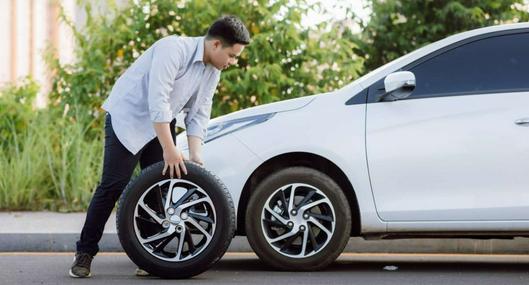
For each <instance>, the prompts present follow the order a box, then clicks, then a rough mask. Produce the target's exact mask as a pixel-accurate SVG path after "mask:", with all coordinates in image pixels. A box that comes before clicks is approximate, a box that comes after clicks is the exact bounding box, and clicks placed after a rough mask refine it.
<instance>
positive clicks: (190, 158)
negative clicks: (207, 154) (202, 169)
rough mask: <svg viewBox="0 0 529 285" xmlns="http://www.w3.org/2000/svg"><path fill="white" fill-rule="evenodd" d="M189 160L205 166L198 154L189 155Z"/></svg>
mask: <svg viewBox="0 0 529 285" xmlns="http://www.w3.org/2000/svg"><path fill="white" fill-rule="evenodd" d="M189 160H191V161H193V162H195V163H198V164H200V165H201V166H204V162H203V161H202V158H201V157H200V154H198V153H189Z"/></svg>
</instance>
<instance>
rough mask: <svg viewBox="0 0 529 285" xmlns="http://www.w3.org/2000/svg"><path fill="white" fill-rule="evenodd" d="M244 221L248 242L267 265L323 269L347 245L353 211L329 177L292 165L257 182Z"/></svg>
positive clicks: (289, 268)
mask: <svg viewBox="0 0 529 285" xmlns="http://www.w3.org/2000/svg"><path fill="white" fill-rule="evenodd" d="M311 193H312V194H311ZM292 194H293V197H294V199H292V198H291V197H292V196H291V195H292ZM307 197H308V198H307ZM291 200H292V201H293V203H292V204H290V201H291ZM307 207H308V208H307ZM292 210H295V211H294V212H292ZM272 212H274V213H275V214H274V213H272ZM289 223H290V225H289ZM245 225H246V235H247V238H248V241H249V243H250V246H251V247H252V249H253V250H254V251H255V253H256V254H257V255H258V256H259V258H260V259H261V260H262V261H264V262H265V263H267V264H268V265H270V266H272V267H274V268H276V269H280V270H295V271H311V270H319V269H323V268H325V267H326V266H328V265H329V264H330V263H332V262H333V261H334V260H336V258H337V257H338V256H339V255H340V253H341V252H342V251H343V249H344V247H345V245H346V244H347V241H348V240H349V236H350V231H351V210H350V208H349V204H348V202H347V198H346V197H345V195H344V193H343V192H342V190H341V188H340V187H339V186H338V184H337V183H336V182H335V181H334V180H332V179H331V178H330V177H329V176H327V175H326V174H324V173H322V172H320V171H317V170H315V169H312V168H308V167H289V168H285V169H282V170H279V171H278V172H276V173H274V174H271V175H270V176H268V177H267V178H265V179H264V180H263V181H262V182H261V183H259V185H258V186H257V188H256V189H255V191H254V192H253V193H252V195H251V197H250V200H249V202H248V207H247V210H246V220H245ZM324 228H325V229H326V230H325V229H324ZM296 232H297V233H296ZM283 237H284V238H283ZM303 244H305V246H304V245H303Z"/></svg>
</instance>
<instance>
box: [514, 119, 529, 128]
mask: <svg viewBox="0 0 529 285" xmlns="http://www.w3.org/2000/svg"><path fill="white" fill-rule="evenodd" d="M514 123H515V124H517V125H518V126H524V127H529V118H522V119H518V120H516V121H514Z"/></svg>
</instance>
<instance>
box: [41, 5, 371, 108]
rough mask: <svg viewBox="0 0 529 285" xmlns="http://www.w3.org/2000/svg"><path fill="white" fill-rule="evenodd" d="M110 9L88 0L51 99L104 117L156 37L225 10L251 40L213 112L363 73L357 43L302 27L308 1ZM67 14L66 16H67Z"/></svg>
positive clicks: (184, 30)
mask: <svg viewBox="0 0 529 285" xmlns="http://www.w3.org/2000/svg"><path fill="white" fill-rule="evenodd" d="M109 3H110V4H109V5H108V6H109V7H110V12H108V11H107V12H106V13H105V14H104V15H103V16H97V13H96V12H95V11H94V10H93V7H92V6H91V5H90V4H88V3H87V4H86V6H85V7H86V14H87V20H86V25H85V28H84V29H83V30H77V29H75V27H74V26H73V25H70V26H71V28H72V29H73V30H74V34H75V40H76V43H77V44H76V51H75V53H76V58H77V59H78V61H77V62H76V63H74V64H71V65H62V64H60V62H59V61H58V60H57V59H56V58H54V57H53V56H51V55H52V54H51V53H50V56H48V62H49V64H50V66H51V67H52V68H53V69H54V71H55V74H56V76H55V77H54V82H53V89H52V92H51V99H52V102H53V104H55V105H57V106H61V107H62V108H65V107H66V106H69V107H71V106H78V108H77V110H78V111H79V112H80V113H84V114H88V115H89V116H91V117H96V118H98V117H101V116H100V109H99V107H100V105H101V103H102V101H103V100H104V99H105V98H106V97H107V96H108V94H109V92H110V90H111V88H112V85H113V83H114V82H115V80H116V79H117V77H118V76H119V75H120V74H121V73H122V72H123V71H124V70H125V69H126V68H127V67H128V66H129V65H130V64H131V63H132V62H133V61H134V59H135V58H136V57H137V56H139V55H140V54H141V53H142V52H143V51H144V50H146V49H147V48H148V47H149V46H151V45H152V44H153V43H154V42H155V41H156V40H158V39H160V38H162V37H164V36H167V35H170V34H177V35H187V36H200V35H204V34H205V33H206V32H207V29H208V27H209V25H210V24H211V23H212V22H213V21H214V20H215V19H217V18H218V17H220V16H222V15H224V14H233V15H237V16H239V17H240V18H241V19H242V20H243V22H244V23H245V24H246V26H247V27H248V29H249V30H250V33H251V36H252V43H251V44H250V45H249V46H248V47H247V48H246V50H245V51H244V52H243V54H242V56H241V58H240V59H239V63H238V67H235V68H234V67H232V68H231V69H229V70H227V71H224V72H223V73H222V78H221V82H220V84H219V88H218V89H217V94H216V96H215V100H214V106H213V116H217V115H221V114H224V113H228V112H232V111H235V110H239V109H241V108H246V107H250V106H254V105H258V104H263V103H269V102H273V101H277V100H282V99H286V98H292V97H299V96H304V95H310V94H314V93H318V92H324V91H330V90H332V89H335V88H338V87H340V86H342V85H343V84H346V83H348V82H349V81H351V80H352V79H354V78H356V77H357V76H358V73H359V71H360V70H361V67H362V61H361V60H360V58H358V57H355V56H354V54H353V52H352V50H353V47H355V46H354V44H353V43H351V42H350V41H347V40H341V39H340V34H339V32H338V31H337V30H336V29H332V28H331V29H326V28H327V27H326V24H323V25H321V26H319V27H318V28H306V27H302V26H301V18H302V16H303V15H304V14H305V13H306V12H307V11H308V10H309V9H310V7H309V6H308V5H307V4H306V3H305V1H304V0H295V1H291V0H275V1H271V0H252V1H249V0H247V1H240V0H222V1H216V2H215V4H212V2H211V1H207V0H194V1H183V0H182V1H174V0H159V1H152V0H151V1H149V0H138V1H132V2H129V4H128V5H127V6H126V8H122V9H120V8H118V7H116V6H115V5H114V4H112V2H109ZM63 19H64V20H65V21H66V22H67V23H70V22H69V21H68V19H67V18H66V17H64V15H63Z"/></svg>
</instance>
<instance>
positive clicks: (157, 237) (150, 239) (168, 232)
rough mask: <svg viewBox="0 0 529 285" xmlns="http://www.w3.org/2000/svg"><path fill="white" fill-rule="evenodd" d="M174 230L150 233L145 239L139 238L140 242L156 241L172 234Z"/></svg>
mask: <svg viewBox="0 0 529 285" xmlns="http://www.w3.org/2000/svg"><path fill="white" fill-rule="evenodd" d="M173 232H174V231H169V230H168V231H166V232H161V233H157V234H155V235H152V236H150V237H148V238H145V239H142V240H141V243H143V244H145V243H151V242H153V241H157V240H160V239H163V238H166V237H168V236H170V235H172V234H173Z"/></svg>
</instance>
